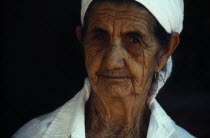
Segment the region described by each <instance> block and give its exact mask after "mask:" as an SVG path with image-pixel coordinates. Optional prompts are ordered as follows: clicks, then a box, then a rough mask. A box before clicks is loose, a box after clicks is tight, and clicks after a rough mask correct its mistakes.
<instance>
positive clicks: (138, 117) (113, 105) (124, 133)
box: [85, 92, 150, 138]
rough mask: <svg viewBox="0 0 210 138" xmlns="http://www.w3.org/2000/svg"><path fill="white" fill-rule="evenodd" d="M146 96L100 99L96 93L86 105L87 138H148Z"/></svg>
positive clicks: (92, 94)
mask: <svg viewBox="0 0 210 138" xmlns="http://www.w3.org/2000/svg"><path fill="white" fill-rule="evenodd" d="M145 103H146V96H145V97H142V96H139V95H131V96H127V97H125V98H110V97H109V98H108V97H103V98H101V97H99V96H97V95H96V94H95V93H94V92H92V93H91V96H90V99H89V100H88V102H87V103H86V108H85V109H86V117H85V118H86V122H85V126H86V136H87V137H115V136H116V137H124V138H130V137H132V138H136V137H138V138H139V137H146V134H147V128H148V122H149V116H150V113H149V109H148V107H147V106H146V104H145Z"/></svg>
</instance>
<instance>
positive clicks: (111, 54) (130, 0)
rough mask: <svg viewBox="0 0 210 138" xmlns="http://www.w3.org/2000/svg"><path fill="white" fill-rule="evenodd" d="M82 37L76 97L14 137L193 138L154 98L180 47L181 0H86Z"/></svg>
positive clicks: (83, 3)
mask: <svg viewBox="0 0 210 138" xmlns="http://www.w3.org/2000/svg"><path fill="white" fill-rule="evenodd" d="M81 21H82V26H77V28H76V33H77V37H78V39H79V40H80V41H81V43H82V45H83V46H84V53H85V63H86V69H87V73H88V78H87V79H86V80H85V85H84V88H83V89H82V90H81V91H80V92H78V93H77V95H76V96H75V97H74V98H73V99H71V100H70V101H68V102H67V103H66V104H64V105H63V106H62V107H60V108H58V109H57V110H55V111H54V112H51V113H49V114H47V115H44V116H41V117H38V118H36V119H33V120H32V121H30V122H29V123H27V124H26V125H25V126H23V127H22V128H21V129H19V130H18V132H17V133H16V134H14V136H13V137H17V138H39V137H46V138H66V137H72V138H85V137H90V138H104V137H123V138H124V137H125V138H139V137H142V138H143V137H147V138H188V137H189V138H190V137H193V136H192V135H190V134H189V133H188V132H186V131H185V130H184V129H182V128H180V127H179V126H177V125H176V124H175V123H174V122H173V121H172V120H171V119H170V117H169V116H168V115H167V114H166V113H165V112H164V110H163V109H162V108H161V106H160V105H159V104H158V102H157V101H156V100H155V96H156V95H157V93H158V91H159V89H160V88H161V87H162V86H163V85H164V83H165V81H166V80H167V78H168V77H169V75H170V73H171V69H172V60H171V54H172V53H173V51H174V50H175V49H176V47H177V46H178V44H179V33H180V32H181V30H182V23H183V1H182V0H136V1H135V0H83V1H82V6H81Z"/></svg>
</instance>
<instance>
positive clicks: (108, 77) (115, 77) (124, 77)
mask: <svg viewBox="0 0 210 138" xmlns="http://www.w3.org/2000/svg"><path fill="white" fill-rule="evenodd" d="M98 76H99V77H104V78H107V79H129V78H130V77H128V76H108V75H98Z"/></svg>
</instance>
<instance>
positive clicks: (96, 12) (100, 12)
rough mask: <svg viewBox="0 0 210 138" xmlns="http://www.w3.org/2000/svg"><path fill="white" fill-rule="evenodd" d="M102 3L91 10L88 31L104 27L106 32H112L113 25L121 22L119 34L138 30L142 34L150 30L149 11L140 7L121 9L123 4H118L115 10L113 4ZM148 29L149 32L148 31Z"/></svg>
mask: <svg viewBox="0 0 210 138" xmlns="http://www.w3.org/2000/svg"><path fill="white" fill-rule="evenodd" d="M107 6H108V5H103V6H98V7H97V6H96V8H95V9H93V10H92V14H91V16H90V19H91V20H89V29H90V30H89V31H91V30H92V29H94V28H104V29H106V31H107V32H109V33H112V32H113V27H114V25H116V22H117V23H118V25H121V26H122V24H123V27H121V32H120V33H121V34H123V33H126V32H127V31H138V30H139V31H140V32H142V33H143V34H148V33H149V32H151V25H150V22H151V20H150V18H151V17H149V16H150V15H149V13H147V11H145V10H143V9H142V10H141V9H140V8H138V10H136V9H137V7H136V8H134V7H133V8H130V7H129V6H128V9H126V10H125V9H123V7H124V8H125V6H123V5H120V6H118V7H121V9H122V10H121V9H120V8H118V9H117V10H116V9H115V5H111V6H110V5H109V7H107ZM134 9H135V10H134ZM148 31H149V32H148Z"/></svg>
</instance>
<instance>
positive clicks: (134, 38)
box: [129, 36, 141, 44]
mask: <svg viewBox="0 0 210 138" xmlns="http://www.w3.org/2000/svg"><path fill="white" fill-rule="evenodd" d="M129 42H130V43H133V44H136V43H140V42H141V41H140V39H139V38H138V37H137V36H131V37H130V38H129Z"/></svg>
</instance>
